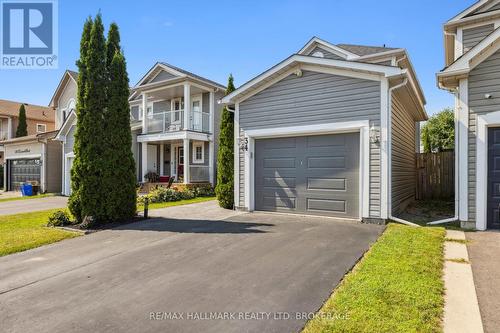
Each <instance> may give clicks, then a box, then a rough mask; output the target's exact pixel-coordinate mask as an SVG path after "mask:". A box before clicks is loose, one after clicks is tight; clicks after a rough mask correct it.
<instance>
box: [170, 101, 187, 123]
mask: <svg viewBox="0 0 500 333" xmlns="http://www.w3.org/2000/svg"><path fill="white" fill-rule="evenodd" d="M183 109H184V99H183V98H174V99H173V100H172V111H174V121H176V122H179V121H180V120H181V112H180V111H182V110H183Z"/></svg>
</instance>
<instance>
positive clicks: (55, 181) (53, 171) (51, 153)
mask: <svg viewBox="0 0 500 333" xmlns="http://www.w3.org/2000/svg"><path fill="white" fill-rule="evenodd" d="M61 150H62V144H61V142H60V141H49V142H48V143H47V154H46V156H45V163H46V175H47V188H46V191H47V192H50V193H61V190H62V188H61V186H62V178H61V177H62V154H61Z"/></svg>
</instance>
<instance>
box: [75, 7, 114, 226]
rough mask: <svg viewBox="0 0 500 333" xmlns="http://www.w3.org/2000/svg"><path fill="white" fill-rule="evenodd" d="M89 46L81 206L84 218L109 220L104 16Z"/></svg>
mask: <svg viewBox="0 0 500 333" xmlns="http://www.w3.org/2000/svg"><path fill="white" fill-rule="evenodd" d="M89 37H90V38H89V41H88V49H87V51H86V54H85V53H84V58H83V59H80V60H81V65H83V67H84V70H85V73H84V75H85V78H84V79H83V80H82V81H84V82H83V83H84V86H83V87H78V89H79V93H78V95H79V96H78V97H79V98H80V97H81V96H80V92H82V91H80V89H84V91H83V109H82V110H80V111H83V112H80V113H79V114H78V118H77V119H78V120H77V132H78V136H77V137H76V138H75V139H76V140H78V141H79V142H78V144H77V145H78V151H75V155H76V154H77V156H78V159H79V161H78V168H79V170H78V173H79V174H78V176H77V178H78V180H77V181H78V194H77V199H78V205H79V206H80V207H81V208H80V211H79V212H77V213H78V214H79V216H80V218H85V217H87V216H89V217H92V218H93V221H95V222H98V223H101V222H105V221H106V218H107V215H106V200H103V199H104V198H105V196H106V193H105V192H104V191H103V190H104V188H103V183H102V179H103V174H104V167H105V163H104V162H105V161H104V159H103V151H104V145H103V142H104V124H103V114H104V109H105V107H106V104H107V100H106V82H107V79H106V42H105V38H104V26H103V24H102V18H101V15H100V14H98V15H97V16H96V18H95V20H94V22H93V24H92V28H91V30H90V36H89Z"/></svg>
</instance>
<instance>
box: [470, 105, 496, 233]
mask: <svg viewBox="0 0 500 333" xmlns="http://www.w3.org/2000/svg"><path fill="white" fill-rule="evenodd" d="M476 126H477V127H476V130H477V141H476V229H478V230H486V229H487V226H488V219H487V216H488V215H487V214H488V212H487V209H488V128H489V127H497V126H500V111H497V112H492V113H488V114H485V115H478V116H477V122H476Z"/></svg>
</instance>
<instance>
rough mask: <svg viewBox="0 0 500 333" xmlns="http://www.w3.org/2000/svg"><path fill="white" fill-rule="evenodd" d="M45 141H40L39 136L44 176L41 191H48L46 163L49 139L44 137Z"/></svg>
mask: <svg viewBox="0 0 500 333" xmlns="http://www.w3.org/2000/svg"><path fill="white" fill-rule="evenodd" d="M42 140H43V141H40V138H38V137H37V139H36V141H37V142H38V143H41V144H42V161H41V162H42V175H41V176H43V182H42V184H40V185H41V186H40V193H46V192H47V165H46V160H47V140H45V139H42Z"/></svg>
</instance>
